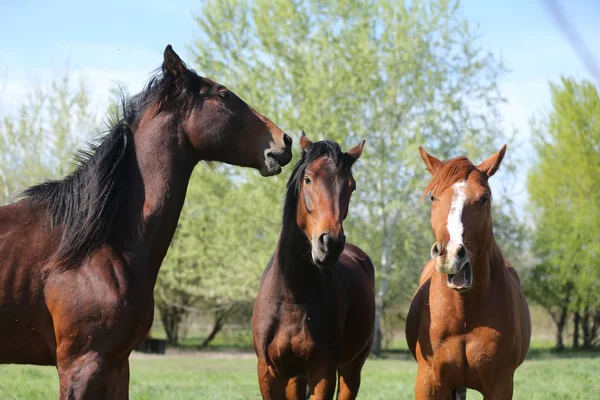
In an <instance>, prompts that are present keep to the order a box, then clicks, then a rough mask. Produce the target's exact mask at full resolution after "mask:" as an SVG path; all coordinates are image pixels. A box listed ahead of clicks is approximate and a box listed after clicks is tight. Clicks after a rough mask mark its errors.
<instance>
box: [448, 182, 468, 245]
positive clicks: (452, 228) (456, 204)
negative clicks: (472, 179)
mask: <svg viewBox="0 0 600 400" xmlns="http://www.w3.org/2000/svg"><path fill="white" fill-rule="evenodd" d="M466 187H467V181H461V182H457V183H455V184H454V185H452V189H454V194H453V195H452V204H451V205H450V212H449V213H448V223H447V227H448V233H449V234H450V241H451V242H454V243H460V244H463V224H462V212H463V207H464V205H465V200H466V198H467V196H466V195H465V188H466Z"/></svg>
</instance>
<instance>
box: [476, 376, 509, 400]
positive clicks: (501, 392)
mask: <svg viewBox="0 0 600 400" xmlns="http://www.w3.org/2000/svg"><path fill="white" fill-rule="evenodd" d="M486 392H487V393H484V394H483V398H484V399H485V400H511V399H512V398H513V376H512V374H511V375H510V376H509V377H506V378H503V379H502V378H501V379H496V381H495V382H494V386H493V387H492V388H491V390H488V391H486Z"/></svg>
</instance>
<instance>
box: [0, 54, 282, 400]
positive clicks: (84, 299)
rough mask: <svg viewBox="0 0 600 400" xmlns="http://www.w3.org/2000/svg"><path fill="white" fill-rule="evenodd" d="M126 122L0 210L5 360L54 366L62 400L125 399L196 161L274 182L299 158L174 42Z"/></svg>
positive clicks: (1, 353)
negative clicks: (70, 168)
mask: <svg viewBox="0 0 600 400" xmlns="http://www.w3.org/2000/svg"><path fill="white" fill-rule="evenodd" d="M123 113H124V116H123V118H122V119H120V120H118V121H115V122H114V123H113V124H112V127H111V129H110V131H109V132H108V133H107V135H106V136H105V137H104V138H103V139H102V140H101V141H100V143H99V144H98V145H96V146H95V147H94V148H93V149H91V150H90V151H89V152H86V153H84V154H83V155H82V156H81V157H80V160H79V166H78V167H77V169H76V170H75V172H73V173H72V174H71V175H69V176H67V177H66V178H64V179H62V180H58V181H51V182H46V183H42V184H40V185H38V186H34V187H31V188H29V189H27V190H26V191H25V194H24V198H23V199H22V200H21V201H19V202H17V203H14V204H10V205H8V206H4V207H0V363H16V364H39V365H56V366H57V370H58V375H59V380H60V398H61V399H64V400H66V399H69V400H77V399H86V400H87V399H127V398H128V387H129V363H128V358H129V354H130V353H131V351H132V350H133V349H134V348H135V347H136V345H137V344H138V343H139V342H140V341H141V340H142V339H143V338H144V336H145V334H146V332H147V331H148V329H149V328H150V325H151V324H152V319H153V315H154V300H153V290H154V284H155V282H156V278H157V275H158V271H159V268H160V265H161V263H162V260H163V258H164V257H165V254H166V252H167V249H168V247H169V243H170V242H171V239H172V238H173V234H174V233H175V228H176V227H177V221H178V219H179V214H180V212H181V208H182V206H183V203H184V199H185V193H186V189H187V185H188V182H189V179H190V176H191V174H192V170H193V169H194V167H195V165H196V164H197V163H198V162H199V161H200V160H207V161H218V162H224V163H228V164H233V165H239V166H243V167H250V168H254V169H257V170H259V171H260V173H261V174H262V175H264V176H269V175H275V174H278V173H279V172H280V171H281V167H282V166H284V165H286V164H287V163H289V161H290V160H291V157H292V154H291V138H290V137H289V136H288V135H286V134H285V133H284V132H283V131H281V129H279V128H278V127H277V126H276V125H275V124H273V123H272V122H271V121H269V120H268V119H267V118H266V117H265V116H263V115H261V114H259V113H258V112H256V111H255V110H253V109H252V108H251V107H250V106H248V105H247V104H246V103H245V102H244V101H243V100H242V99H240V98H239V97H238V96H236V95H235V94H234V93H233V92H231V91H229V90H228V89H227V88H226V87H224V86H223V85H220V84H218V83H216V82H214V81H212V80H210V79H207V78H203V77H201V76H198V75H197V74H196V73H195V72H193V71H191V70H189V69H187V68H186V66H185V64H184V63H183V62H182V61H181V59H180V58H179V56H178V55H177V54H176V53H175V52H174V51H173V49H172V48H171V46H167V48H166V49H165V51H164V62H163V64H162V68H161V70H160V71H159V72H158V73H157V74H156V75H155V76H154V77H153V78H152V79H151V80H150V81H149V83H148V84H147V86H146V88H145V89H144V90H143V91H142V92H141V93H140V94H138V95H136V96H134V97H133V98H131V99H129V100H128V101H127V102H125V104H124V110H123Z"/></svg>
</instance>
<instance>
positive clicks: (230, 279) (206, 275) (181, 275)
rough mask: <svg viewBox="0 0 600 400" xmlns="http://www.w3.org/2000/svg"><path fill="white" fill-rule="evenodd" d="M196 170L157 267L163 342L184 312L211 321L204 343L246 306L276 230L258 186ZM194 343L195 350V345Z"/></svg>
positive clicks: (172, 338) (174, 334)
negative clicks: (198, 312)
mask: <svg viewBox="0 0 600 400" xmlns="http://www.w3.org/2000/svg"><path fill="white" fill-rule="evenodd" d="M235 171H236V169H235V168H232V169H231V171H226V170H215V168H208V167H206V166H205V165H201V166H199V167H198V168H196V171H195V172H194V175H193V177H192V179H191V181H190V186H189V189H188V195H187V198H186V203H185V206H184V208H183V211H182V214H181V217H180V221H179V226H178V229H177V233H176V235H175V238H174V240H173V241H172V243H171V247H170V248H169V252H168V254H167V256H166V258H165V260H164V262H163V265H162V267H161V272H160V274H159V277H158V281H157V285H156V289H155V294H156V296H155V300H156V305H157V308H158V310H159V313H160V316H161V320H162V322H163V326H164V327H165V330H166V333H167V339H168V342H169V344H170V345H177V342H178V339H179V332H180V326H181V324H182V322H183V321H184V319H185V317H186V315H187V314H188V313H189V312H190V311H193V310H196V309H201V310H203V312H204V313H207V314H209V315H212V316H214V326H213V329H212V332H210V334H209V336H208V338H207V340H205V342H204V343H203V345H202V346H205V345H207V344H208V342H210V340H212V339H213V338H214V337H215V335H216V334H217V333H218V332H219V330H220V329H221V328H222V327H223V324H224V323H225V322H226V321H227V319H228V317H229V316H230V315H231V313H232V312H233V311H236V309H247V308H248V307H243V306H244V305H247V304H248V303H251V302H252V300H253V299H254V295H255V293H256V291H257V290H258V279H257V278H258V277H260V274H261V272H262V269H263V266H264V265H266V263H267V261H268V259H269V257H270V252H271V250H272V249H271V248H270V247H271V246H272V243H274V242H275V241H276V240H277V234H278V226H277V224H273V223H272V221H271V220H272V218H273V215H272V212H273V210H272V209H270V208H269V205H270V203H269V202H266V201H265V200H266V199H268V198H269V196H268V195H265V193H263V189H262V185H254V184H253V183H252V182H245V181H241V180H240V179H238V178H237V177H236V176H235V173H234V172H235ZM202 346H201V347H202Z"/></svg>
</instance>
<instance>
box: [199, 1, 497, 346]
mask: <svg viewBox="0 0 600 400" xmlns="http://www.w3.org/2000/svg"><path fill="white" fill-rule="evenodd" d="M458 6H459V4H458V2H457V1H446V0H440V1H433V2H431V1H427V2H425V1H406V2H396V1H386V0H382V1H372V0H371V1H358V0H343V1H322V0H312V1H304V2H298V1H293V0H278V1H266V0H256V1H247V0H208V1H205V2H204V3H203V6H202V8H201V10H200V12H198V13H197V17H196V21H197V23H198V26H199V29H200V33H199V38H198V40H196V41H195V42H194V43H193V46H192V50H193V52H194V53H195V54H196V58H195V62H196V64H197V66H198V69H199V71H200V72H201V73H203V74H205V75H207V76H210V77H213V78H215V79H217V80H219V81H222V82H226V83H227V84H228V85H229V86H230V87H231V88H232V89H233V90H234V91H236V92H237V93H239V94H241V95H243V96H244V97H245V98H246V99H247V100H248V101H249V102H250V103H251V104H253V105H255V106H256V107H257V108H258V109H259V110H261V112H264V113H265V114H266V115H269V116H270V117H271V118H273V119H274V120H275V121H277V123H278V124H279V125H280V126H282V127H283V128H285V129H286V130H288V131H290V132H298V131H299V130H300V129H305V130H306V132H307V134H308V135H309V136H311V137H313V138H315V139H317V138H327V139H332V140H337V141H339V142H341V143H342V144H343V145H344V146H346V147H347V146H349V145H351V144H354V143H355V142H357V141H358V140H360V139H363V138H364V139H367V146H366V151H365V153H364V156H363V158H361V161H360V162H359V164H358V165H357V166H356V168H355V170H356V171H355V175H356V178H357V181H358V190H357V192H356V196H355V198H354V199H353V204H352V210H353V211H351V213H350V216H349V220H348V222H347V226H348V227H347V232H348V237H349V239H350V240H351V241H353V242H354V243H356V244H358V245H360V246H361V247H362V248H364V249H365V250H366V251H367V252H368V253H369V254H370V255H371V258H372V259H373V261H374V263H375V265H376V268H377V304H378V307H377V328H378V329H377V337H376V341H375V346H374V350H375V352H377V353H378V352H379V349H380V346H381V329H380V328H382V325H381V324H382V320H383V318H384V316H385V313H386V309H388V310H392V307H391V306H392V305H394V304H406V301H407V300H408V299H410V297H411V296H412V293H413V290H414V288H415V286H416V284H417V282H418V274H419V271H420V269H421V267H422V265H424V263H425V261H426V260H427V258H428V254H429V247H430V245H431V241H432V238H431V234H430V233H429V232H430V228H429V222H428V221H429V215H428V212H429V211H428V207H427V206H425V205H422V204H421V203H420V201H419V198H420V192H421V190H422V188H423V187H424V186H425V184H426V180H427V179H428V178H427V176H426V172H425V168H423V166H422V163H421V161H420V159H419V157H418V152H417V147H418V146H419V145H425V146H426V147H427V148H428V150H431V151H432V152H434V153H435V154H436V155H438V156H441V157H447V156H457V155H459V154H463V153H465V152H466V153H467V154H468V155H469V156H471V157H480V156H481V155H482V154H486V155H487V154H491V153H493V152H495V151H497V149H498V148H499V145H500V140H501V138H502V134H501V132H500V129H499V124H498V119H499V114H498V104H499V103H500V102H501V101H502V98H501V96H500V95H499V93H498V88H497V77H498V74H499V73H500V72H502V67H501V64H500V63H499V62H498V61H497V60H496V59H495V58H494V57H493V56H492V55H490V54H488V53H486V52H484V51H482V50H480V49H479V48H478V46H477V38H476V36H475V35H474V32H473V30H472V29H471V27H469V26H468V25H467V23H466V20H465V19H464V18H463V17H462V15H461V13H460V11H459V7H458ZM261 185H264V186H265V187H266V186H267V185H272V186H273V190H281V184H280V182H277V181H276V180H274V181H272V182H268V183H266V182H265V183H262V182H261ZM271 207H272V209H279V207H280V200H279V199H277V201H276V202H274V203H273V204H272V206H271ZM271 223H272V224H277V223H278V219H277V218H276V217H274V216H273V219H272V222H271ZM275 244H276V243H275V241H273V242H272V244H271V249H272V248H274V246H275ZM256 262H258V259H257V260H256ZM257 279H258V278H257ZM394 310H397V308H395V309H394Z"/></svg>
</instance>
